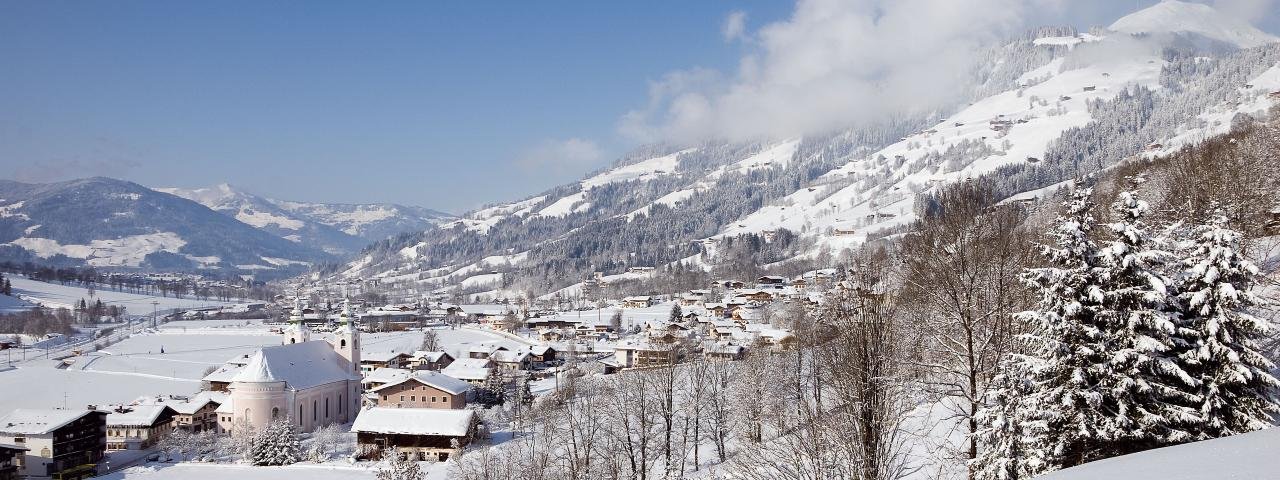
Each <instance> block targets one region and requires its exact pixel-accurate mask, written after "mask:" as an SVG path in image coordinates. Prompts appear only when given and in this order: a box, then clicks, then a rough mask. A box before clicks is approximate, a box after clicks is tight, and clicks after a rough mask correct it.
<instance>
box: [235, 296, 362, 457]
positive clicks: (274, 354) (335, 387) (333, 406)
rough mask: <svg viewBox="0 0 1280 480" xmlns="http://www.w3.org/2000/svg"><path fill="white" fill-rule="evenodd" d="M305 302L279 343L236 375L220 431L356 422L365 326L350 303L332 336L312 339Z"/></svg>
mask: <svg viewBox="0 0 1280 480" xmlns="http://www.w3.org/2000/svg"><path fill="white" fill-rule="evenodd" d="M302 310H303V309H302V302H301V301H300V300H299V301H298V302H297V303H296V304H295V305H294V308H293V312H291V315H290V317H289V325H288V327H287V328H285V330H284V332H283V336H284V341H283V342H282V344H281V345H279V346H273V347H264V348H262V349H260V350H258V351H257V352H255V353H254V354H253V355H251V356H250V357H249V361H248V363H246V364H245V365H244V367H243V368H241V369H240V370H239V372H238V373H236V374H235V376H233V377H231V379H230V385H229V386H228V391H229V393H228V395H227V401H226V402H225V403H223V404H222V405H221V406H220V407H219V408H218V426H219V428H220V430H222V431H225V432H232V433H235V432H236V430H237V429H239V428H243V427H244V426H249V427H251V428H252V429H254V430H255V431H261V430H262V429H263V428H264V427H265V426H266V425H267V424H268V423H270V422H271V421H273V420H276V419H281V418H288V419H289V420H290V421H292V422H295V424H296V425H297V427H298V430H299V431H301V432H311V431H314V430H315V429H317V428H320V427H323V426H326V425H329V424H335V423H336V424H342V423H347V422H351V421H353V420H355V418H356V415H357V414H358V413H359V412H360V401H361V400H360V398H361V393H362V390H361V386H360V378H361V377H360V329H359V328H358V323H357V321H356V319H355V317H354V316H353V315H352V313H351V305H350V303H349V302H347V303H344V304H343V307H342V315H341V318H340V320H339V321H340V323H341V325H340V326H339V327H338V329H337V330H335V331H334V332H333V334H332V335H329V336H325V338H317V339H313V338H312V332H311V329H310V328H308V327H307V324H306V322H304V321H303V316H302Z"/></svg>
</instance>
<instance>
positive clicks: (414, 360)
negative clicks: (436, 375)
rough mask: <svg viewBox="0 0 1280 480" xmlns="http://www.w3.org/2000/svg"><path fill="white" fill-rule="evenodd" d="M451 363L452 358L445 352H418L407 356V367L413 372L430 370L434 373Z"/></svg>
mask: <svg viewBox="0 0 1280 480" xmlns="http://www.w3.org/2000/svg"><path fill="white" fill-rule="evenodd" d="M450 363H453V356H452V355H449V354H448V353H445V352H428V351H425V350H418V351H415V352H413V355H410V356H409V362H408V364H409V367H410V368H412V369H414V370H431V371H434V372H438V371H440V369H442V368H444V367H447V366H449V364H450Z"/></svg>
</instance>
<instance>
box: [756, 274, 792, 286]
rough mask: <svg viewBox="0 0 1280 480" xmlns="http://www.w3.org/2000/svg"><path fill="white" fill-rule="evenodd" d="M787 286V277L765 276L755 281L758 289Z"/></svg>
mask: <svg viewBox="0 0 1280 480" xmlns="http://www.w3.org/2000/svg"><path fill="white" fill-rule="evenodd" d="M786 285H787V277H779V276H776V275H765V276H763V277H760V278H757V279H756V286H757V287H759V288H775V287H784V286H786Z"/></svg>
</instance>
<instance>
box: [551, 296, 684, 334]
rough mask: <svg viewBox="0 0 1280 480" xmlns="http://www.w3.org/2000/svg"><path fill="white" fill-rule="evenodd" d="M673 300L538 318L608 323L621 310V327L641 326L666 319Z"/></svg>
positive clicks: (562, 313) (669, 313)
mask: <svg viewBox="0 0 1280 480" xmlns="http://www.w3.org/2000/svg"><path fill="white" fill-rule="evenodd" d="M674 305H675V302H663V303H659V304H656V305H654V306H652V307H647V308H622V307H620V306H610V307H605V308H602V309H599V310H595V309H591V310H583V311H577V312H561V313H558V314H556V315H553V316H547V317H539V318H538V320H544V319H554V318H565V319H571V320H574V321H582V322H588V323H590V324H595V323H597V322H599V323H604V324H606V325H607V324H608V323H609V319H611V318H613V312H615V311H621V312H622V328H624V329H625V328H631V327H632V326H641V327H643V326H644V324H645V322H648V321H650V320H667V319H669V318H671V307H672V306H674ZM681 308H682V309H683V310H682V311H683V312H684V313H689V312H690V311H696V312H698V313H702V312H703V310H702V308H701V307H681Z"/></svg>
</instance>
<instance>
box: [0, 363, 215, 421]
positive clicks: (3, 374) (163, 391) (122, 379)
mask: <svg viewBox="0 0 1280 480" xmlns="http://www.w3.org/2000/svg"><path fill="white" fill-rule="evenodd" d="M32 353H34V352H32ZM55 363H56V362H54V361H49V362H31V363H27V364H25V365H23V366H21V367H17V368H14V369H12V370H7V371H0V412H9V411H12V410H13V409H16V408H62V407H63V406H66V407H68V408H84V407H85V405H103V404H107V403H120V402H127V401H130V400H133V399H135V398H138V397H139V396H142V395H147V394H155V395H167V394H175V395H185V394H190V393H194V392H196V391H199V390H200V381H199V380H174V379H170V378H162V377H152V376H146V375H137V374H122V373H114V372H96V371H83V370H72V369H68V370H60V369H56V368H54V364H55Z"/></svg>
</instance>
